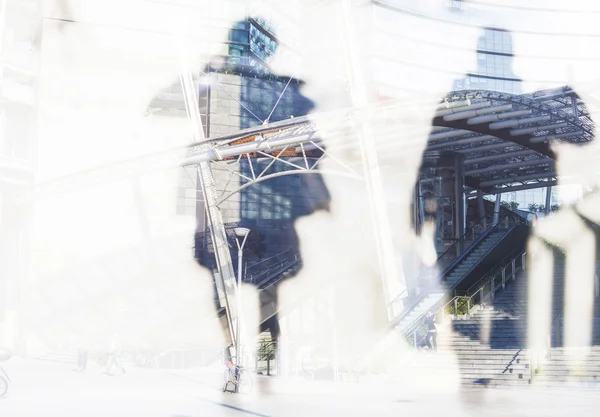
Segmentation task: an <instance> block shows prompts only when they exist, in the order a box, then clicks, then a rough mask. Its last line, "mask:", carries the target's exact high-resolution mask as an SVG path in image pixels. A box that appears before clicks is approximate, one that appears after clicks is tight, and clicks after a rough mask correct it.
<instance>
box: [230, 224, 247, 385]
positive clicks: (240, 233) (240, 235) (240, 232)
mask: <svg viewBox="0 0 600 417" xmlns="http://www.w3.org/2000/svg"><path fill="white" fill-rule="evenodd" d="M233 230H234V231H235V243H236V244H237V247H238V280H237V319H236V325H235V327H236V329H235V356H236V365H237V366H239V365H240V363H241V360H242V359H241V356H240V328H241V327H240V321H241V316H242V256H243V252H244V245H245V244H246V239H247V238H248V234H249V233H250V229H247V228H245V227H236V228H235V229H233ZM240 239H242V243H240ZM235 391H236V392H237V391H238V386H237V384H236V386H235Z"/></svg>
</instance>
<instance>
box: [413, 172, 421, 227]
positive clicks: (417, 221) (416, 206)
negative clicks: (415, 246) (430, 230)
mask: <svg viewBox="0 0 600 417" xmlns="http://www.w3.org/2000/svg"><path fill="white" fill-rule="evenodd" d="M419 183H420V179H419V178H417V183H416V184H415V187H414V191H413V207H412V215H413V229H414V230H415V233H416V234H418V233H419V231H420V229H421V218H420V213H421V209H420V205H421V204H420V203H421V200H420V198H419V194H420V193H419Z"/></svg>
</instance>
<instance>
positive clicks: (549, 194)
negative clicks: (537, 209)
mask: <svg viewBox="0 0 600 417" xmlns="http://www.w3.org/2000/svg"><path fill="white" fill-rule="evenodd" d="M551 197H552V187H546V206H545V207H544V214H545V215H546V216H547V215H548V213H550V203H551Z"/></svg>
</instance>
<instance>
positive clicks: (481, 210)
mask: <svg viewBox="0 0 600 417" xmlns="http://www.w3.org/2000/svg"><path fill="white" fill-rule="evenodd" d="M477 210H478V212H479V213H478V217H479V218H480V219H481V218H483V220H482V222H481V223H482V224H483V228H484V229H487V219H486V218H485V214H486V213H485V206H484V204H483V191H481V190H477Z"/></svg>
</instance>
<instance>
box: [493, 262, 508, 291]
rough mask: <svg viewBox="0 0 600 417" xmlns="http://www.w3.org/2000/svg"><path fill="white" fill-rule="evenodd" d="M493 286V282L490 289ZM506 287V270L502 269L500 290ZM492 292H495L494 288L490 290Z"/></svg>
mask: <svg viewBox="0 0 600 417" xmlns="http://www.w3.org/2000/svg"><path fill="white" fill-rule="evenodd" d="M493 286H494V282H493V281H492V287H493ZM505 287H506V268H502V289H504V288H505ZM492 291H495V288H492Z"/></svg>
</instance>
